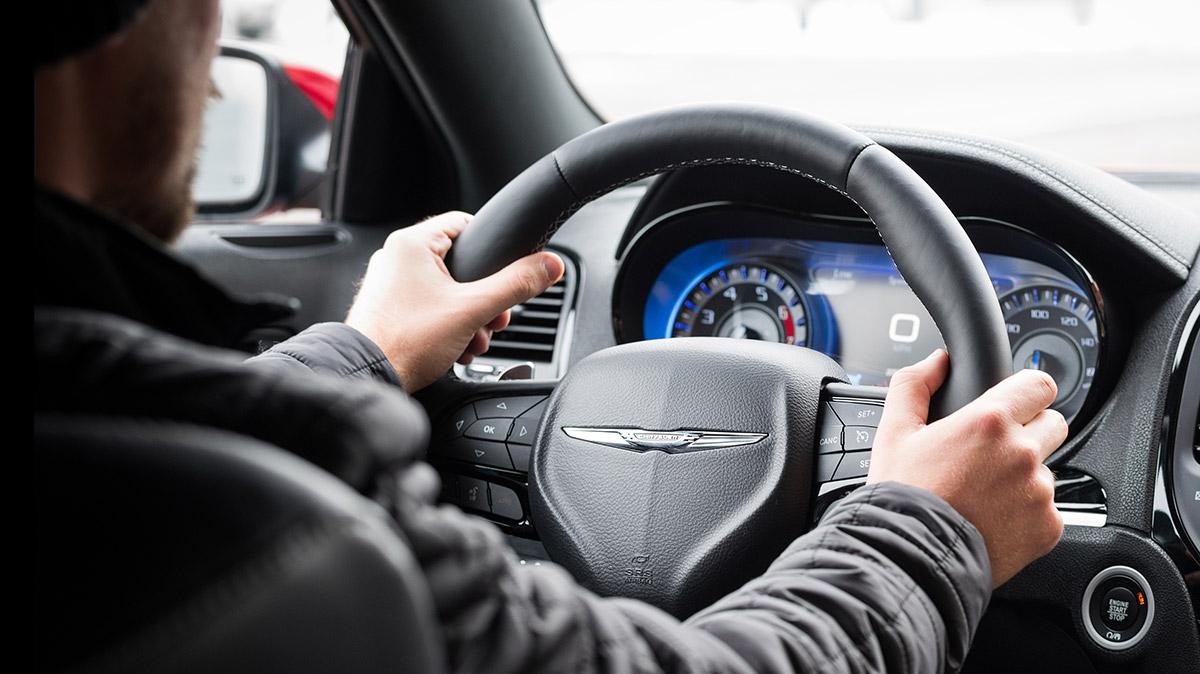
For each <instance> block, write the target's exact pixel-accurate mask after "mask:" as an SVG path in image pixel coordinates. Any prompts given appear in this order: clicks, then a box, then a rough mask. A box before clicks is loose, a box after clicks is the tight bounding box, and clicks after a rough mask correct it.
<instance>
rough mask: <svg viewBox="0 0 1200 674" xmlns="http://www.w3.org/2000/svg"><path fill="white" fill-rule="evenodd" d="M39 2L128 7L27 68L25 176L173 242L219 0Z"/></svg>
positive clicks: (184, 212) (187, 186)
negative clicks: (120, 18)
mask: <svg viewBox="0 0 1200 674" xmlns="http://www.w3.org/2000/svg"><path fill="white" fill-rule="evenodd" d="M46 4H48V5H50V6H57V7H58V9H61V10H62V13H63V14H64V15H71V14H72V10H73V9H74V8H75V7H76V6H87V5H95V4H98V5H105V4H109V5H112V6H114V8H116V7H119V8H121V11H125V9H126V8H132V9H129V10H128V11H127V12H126V13H127V14H129V17H128V19H127V20H125V21H124V23H121V22H115V21H112V20H111V19H110V20H108V21H101V22H98V23H97V28H96V31H97V33H98V34H97V35H94V36H85V37H82V38H80V37H78V36H73V37H75V39H74V41H73V43H68V44H67V45H66V46H65V47H62V48H61V49H59V50H58V51H59V52H60V53H55V52H54V50H53V49H52V50H51V53H49V54H46V55H44V56H43V57H44V58H47V59H55V60H53V61H50V62H48V63H45V64H39V65H36V66H35V67H34V75H33V93H34V96H33V119H34V124H33V130H34V134H33V135H34V152H33V177H34V181H35V182H37V183H39V184H41V185H44V186H46V187H49V188H51V189H55V190H58V191H60V192H63V193H65V194H67V195H69V196H72V197H74V198H76V199H78V200H80V201H83V202H86V203H90V204H92V205H94V206H97V207H99V208H101V209H104V210H107V211H109V212H111V213H113V214H114V215H116V216H118V217H120V218H122V219H125V220H128V221H130V222H132V223H135V224H137V225H139V226H141V227H142V228H144V229H145V230H146V231H148V232H150V233H151V234H152V235H154V236H156V237H158V238H159V239H162V240H164V241H172V240H174V239H175V237H177V236H178V235H179V233H180V232H181V231H182V230H183V228H184V227H185V226H186V225H187V223H188V222H189V221H190V219H191V216H192V213H193V203H192V191H191V183H192V177H193V174H194V172H195V155H196V150H197V146H198V144H199V141H200V132H201V128H202V125H203V119H204V105H205V101H206V100H207V97H208V95H209V91H210V83H209V68H210V66H211V64H212V59H213V57H214V56H215V55H216V49H217V47H216V39H217V35H218V32H219V29H220V7H219V0H144V1H143V2H142V3H141V4H142V5H144V7H141V8H138V7H137V6H136V5H137V4H138V3H137V2H136V1H135V0H123V1H121V0H108V2H105V1H104V0H88V2H86V3H77V2H70V1H60V2H53V1H50V2H48V3H46ZM115 11H116V10H114V12H115ZM83 13H85V14H87V13H88V12H83ZM106 18H108V17H106ZM64 20H66V21H70V20H71V19H69V18H67V19H64V16H59V17H57V21H59V22H61V21H64ZM111 30H116V31H117V32H115V33H111V34H106V33H107V32H108V31H111ZM61 52H66V54H65V55H63V54H62V53H61Z"/></svg>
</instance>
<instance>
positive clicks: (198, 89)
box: [94, 66, 209, 243]
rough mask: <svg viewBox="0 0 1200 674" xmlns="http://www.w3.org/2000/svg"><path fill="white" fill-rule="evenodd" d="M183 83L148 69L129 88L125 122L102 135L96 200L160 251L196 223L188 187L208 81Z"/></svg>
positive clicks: (176, 76) (122, 118)
mask: <svg viewBox="0 0 1200 674" xmlns="http://www.w3.org/2000/svg"><path fill="white" fill-rule="evenodd" d="M180 75H181V73H180V72H179V71H178V70H175V71H171V70H169V69H165V68H155V67H153V66H150V67H148V68H146V70H145V71H144V72H143V74H142V75H141V76H139V77H137V78H134V79H133V80H132V81H131V82H130V84H129V86H128V87H127V91H126V92H125V96H124V98H123V100H124V101H125V103H124V105H123V108H124V110H123V113H124V114H121V115H118V121H117V122H116V124H115V126H114V127H110V129H109V131H110V133H109V134H106V135H108V136H109V142H107V143H106V149H107V154H108V156H107V157H106V162H107V166H108V171H107V175H106V176H105V178H104V180H102V181H101V187H100V189H99V191H98V192H97V193H96V195H95V200H94V203H95V205H96V206H99V207H100V208H102V209H104V210H106V211H108V212H110V213H112V214H113V215H115V216H117V217H119V218H121V219H122V220H125V221H126V222H129V223H132V224H134V225H137V226H138V227H140V228H141V229H143V230H145V231H146V232H148V233H149V234H151V235H152V236H154V237H155V238H157V239H159V240H161V241H163V242H165V243H171V242H174V241H175V240H176V239H177V238H178V237H179V235H180V234H181V233H182V232H183V230H184V229H185V228H186V227H187V226H188V224H189V223H191V221H192V218H193V217H194V216H195V212H196V205H195V201H194V200H193V197H192V182H193V179H194V178H195V175H196V170H197V169H196V163H197V149H198V148H199V143H200V135H201V130H202V128H203V119H204V107H205V102H206V100H207V98H208V94H209V83H208V81H207V80H201V81H199V82H197V81H190V82H189V81H181V80H182V79H183V78H182V77H180Z"/></svg>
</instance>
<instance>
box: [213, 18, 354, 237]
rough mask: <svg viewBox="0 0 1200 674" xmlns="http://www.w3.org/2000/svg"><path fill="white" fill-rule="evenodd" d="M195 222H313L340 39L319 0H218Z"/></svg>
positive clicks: (335, 21)
mask: <svg viewBox="0 0 1200 674" xmlns="http://www.w3.org/2000/svg"><path fill="white" fill-rule="evenodd" d="M223 11H224V14H223V17H222V21H223V25H222V30H221V54H220V55H219V56H218V57H217V59H216V61H215V62H214V64H213V69H212V83H213V90H214V91H213V97H212V100H211V101H210V102H209V106H208V109H207V111H206V113H205V123H204V135H203V138H202V141H201V148H200V153H199V156H198V157H197V171H196V179H195V183H194V193H195V199H196V203H197V207H198V214H197V219H198V220H202V221H209V222H213V221H217V222H220V221H232V222H250V221H253V222H262V223H275V222H316V221H317V220H319V218H320V214H319V211H318V210H317V209H318V208H319V204H320V197H321V192H322V190H323V188H324V178H325V167H326V161H327V159H328V156H329V139H330V128H331V127H330V124H331V121H332V119H333V114H334V108H335V105H336V102H337V96H338V88H339V86H340V83H341V75H342V69H343V67H344V65H345V58H346V47H347V43H348V41H349V35H348V33H347V30H346V27H345V25H344V24H343V23H342V21H341V19H340V18H339V17H338V15H337V13H336V12H335V11H334V9H333V6H332V4H331V3H330V2H329V0H225V2H224V4H223Z"/></svg>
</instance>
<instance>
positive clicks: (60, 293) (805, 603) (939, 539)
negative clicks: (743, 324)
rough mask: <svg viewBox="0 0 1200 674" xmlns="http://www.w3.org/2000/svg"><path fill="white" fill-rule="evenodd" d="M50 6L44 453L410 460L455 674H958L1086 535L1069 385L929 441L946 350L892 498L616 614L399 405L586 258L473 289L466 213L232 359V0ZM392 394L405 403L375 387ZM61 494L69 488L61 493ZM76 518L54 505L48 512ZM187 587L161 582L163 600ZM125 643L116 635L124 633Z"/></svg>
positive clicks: (41, 334)
mask: <svg viewBox="0 0 1200 674" xmlns="http://www.w3.org/2000/svg"><path fill="white" fill-rule="evenodd" d="M61 5H66V6H69V7H70V11H67V10H65V9H64V8H63V7H62V6H61ZM42 9H43V11H49V12H55V11H57V12H58V13H59V14H60V15H61V16H65V17H67V18H66V20H65V21H62V20H60V21H58V22H57V24H56V25H57V26H58V30H57V31H56V32H55V34H54V36H53V37H52V38H51V39H50V40H48V41H47V42H46V44H44V45H41V46H40V48H41V49H42V52H41V53H39V55H38V62H39V65H38V66H35V70H34V119H35V123H34V180H35V193H34V207H35V217H36V222H37V228H38V231H37V242H38V244H37V245H38V256H39V266H40V269H41V271H42V272H43V277H42V278H41V279H39V282H38V284H37V285H36V287H35V311H34V346H35V356H36V370H37V372H38V377H39V379H38V385H37V408H36V411H35V441H38V442H40V440H38V438H39V433H43V432H45V433H49V432H52V431H53V428H52V427H51V426H49V425H48V424H45V423H44V424H42V425H39V418H41V417H42V415H46V418H50V419H57V418H61V417H55V416H52V415H55V414H64V413H69V414H91V415H103V416H106V417H116V418H129V417H138V418H149V419H166V420H173V421H183V422H187V423H189V424H193V425H198V426H202V427H206V428H213V429H219V430H222V431H232V432H234V433H238V434H244V435H249V436H252V437H255V438H258V439H260V440H264V441H266V442H269V443H271V444H274V445H276V446H278V447H280V448H283V449H285V450H288V451H291V452H293V453H296V454H299V455H300V456H303V457H305V458H307V459H308V460H310V461H312V462H313V463H316V464H318V465H320V466H322V467H323V468H325V469H327V470H329V471H330V472H332V473H334V474H336V475H338V476H339V477H342V478H343V479H344V480H346V481H348V482H350V483H351V484H353V485H354V486H356V487H358V488H360V489H364V490H365V489H369V488H370V487H371V485H372V480H374V479H377V478H378V474H379V472H380V467H381V466H380V461H378V455H372V454H371V453H370V450H372V449H379V451H380V452H386V451H392V455H391V456H389V457H388V460H387V461H386V462H383V463H385V464H386V468H387V472H388V474H390V475H393V476H394V477H395V480H394V485H395V486H394V490H393V493H392V494H391V496H392V498H391V499H390V501H389V503H390V504H391V506H392V508H393V511H394V515H395V516H396V519H397V522H398V526H399V529H400V533H401V535H402V539H403V541H404V544H405V545H407V546H408V547H409V548H410V549H411V550H412V552H413V553H414V555H415V558H416V559H417V560H418V561H419V563H420V565H421V567H422V578H421V579H420V582H422V583H423V584H424V585H425V587H427V589H428V592H429V594H430V595H431V596H432V598H433V601H434V603H435V605H436V608H437V616H438V622H439V625H438V628H439V632H440V634H441V637H442V644H441V646H442V647H443V648H444V650H445V659H446V661H447V662H448V664H449V665H450V667H451V668H452V669H454V670H456V671H496V672H505V671H533V670H536V671H577V670H584V671H614V672H615V671H659V670H666V671H739V672H750V671H759V672H784V671H794V670H820V671H830V672H840V671H885V670H886V671H919V672H927V671H941V670H946V669H954V668H956V667H957V666H958V665H960V664H961V662H962V660H963V658H964V656H965V654H966V651H967V648H968V647H969V644H970V640H971V637H972V635H973V633H974V630H975V628H976V626H977V624H978V621H979V619H980V616H981V615H982V613H983V610H984V608H985V607H986V605H987V601H988V598H989V596H990V592H991V590H992V588H993V587H995V586H997V585H999V584H1001V583H1003V582H1004V581H1006V580H1007V579H1009V578H1010V577H1012V576H1013V575H1014V574H1015V573H1017V572H1018V571H1019V570H1020V569H1021V568H1023V567H1024V566H1025V565H1026V564H1028V563H1029V562H1030V561H1032V560H1033V559H1035V558H1037V557H1038V556H1040V555H1042V554H1044V553H1045V552H1047V551H1048V550H1050V549H1051V548H1052V547H1053V546H1054V545H1055V543H1056V542H1057V540H1058V538H1059V536H1060V535H1061V531H1062V521H1061V519H1060V518H1059V516H1058V514H1057V512H1056V511H1055V509H1054V506H1053V477H1052V475H1051V474H1050V472H1049V471H1048V470H1047V469H1046V468H1045V466H1044V465H1042V460H1043V459H1044V458H1045V457H1046V456H1048V455H1049V454H1050V452H1052V451H1053V450H1054V449H1055V448H1056V447H1057V446H1058V445H1059V444H1060V443H1061V442H1062V440H1063V439H1064V438H1065V436H1066V423H1065V422H1064V420H1063V418H1062V416H1061V415H1059V414H1057V413H1056V412H1053V411H1049V410H1047V407H1048V405H1049V404H1050V403H1051V402H1052V401H1053V400H1054V397H1055V385H1054V382H1053V381H1052V380H1051V379H1050V378H1049V377H1048V376H1046V375H1045V374H1042V373H1039V372H1032V371H1026V372H1021V373H1018V374H1016V375H1013V376H1012V377H1011V378H1009V379H1008V380H1006V381H1004V382H1002V383H1000V384H998V385H997V386H996V387H994V388H993V389H991V390H990V391H988V392H987V393H985V394H984V395H983V396H982V397H981V398H980V399H978V400H976V401H975V402H973V403H972V404H970V405H968V406H967V407H966V408H964V409H962V410H960V411H958V412H957V413H955V414H953V415H951V416H950V417H947V418H946V419H943V420H941V421H938V422H936V423H933V424H926V417H927V415H928V410H929V401H930V397H931V395H932V394H933V392H934V391H936V390H937V388H938V387H939V386H940V385H941V383H942V381H943V380H944V378H945V376H946V374H947V371H948V367H949V361H948V357H947V356H946V354H945V353H944V352H941V351H938V352H935V353H934V354H931V355H930V356H929V357H928V358H926V359H925V360H923V361H922V362H920V363H917V364H916V365H914V366H912V367H909V368H906V369H904V370H902V371H900V372H899V373H897V374H896V375H895V377H894V378H893V380H892V386H891V389H890V391H889V394H888V401H887V407H886V411H885V413H884V417H883V420H882V422H881V425H880V429H879V433H878V439H877V443H876V447H875V450H874V462H873V465H872V466H871V472H870V475H869V476H868V483H869V485H868V486H867V487H864V488H862V489H859V490H858V491H856V492H854V493H853V494H851V495H850V496H848V497H846V498H845V499H844V500H843V501H842V502H841V503H840V504H838V505H835V506H834V507H833V508H831V509H830V511H829V512H828V513H827V514H826V516H825V518H824V520H823V521H822V522H821V524H820V526H819V527H817V529H815V530H814V531H813V532H811V533H809V534H808V535H806V536H803V537H802V538H800V539H798V540H797V541H796V542H795V543H794V544H792V545H791V546H790V547H789V548H788V550H787V551H785V552H784V553H783V554H782V555H781V556H780V557H779V558H778V559H777V560H776V561H775V562H774V563H773V564H772V565H771V567H770V568H769V569H768V570H767V572H766V573H765V574H764V575H763V576H762V577H760V578H758V579H756V580H754V581H752V582H750V583H748V584H747V585H746V586H744V587H743V588H742V589H740V590H738V591H737V592H735V593H733V594H731V595H729V596H728V597H726V598H724V599H722V600H721V601H719V602H717V603H716V604H714V605H713V606H711V607H709V608H708V609H705V610H703V611H701V612H700V613H699V614H697V615H696V616H693V617H692V618H690V619H689V620H688V621H686V622H685V623H680V622H679V621H676V620H675V619H673V618H671V617H669V616H667V615H665V614H663V613H662V612H660V611H657V610H656V609H653V608H651V607H649V606H646V605H643V604H640V603H638V602H634V601H629V600H622V599H605V598H600V597H596V596H594V595H592V594H591V593H589V592H587V591H586V590H584V589H582V588H580V587H578V586H577V585H575V584H574V581H573V580H572V579H570V578H569V577H567V576H566V574H565V573H564V572H563V571H562V570H560V569H558V568H557V567H554V566H552V565H547V566H543V567H540V568H532V567H522V566H518V565H516V564H515V563H514V562H513V556H512V554H511V553H510V552H508V551H506V548H505V546H504V544H503V542H502V540H501V538H500V536H499V534H498V532H497V531H496V530H495V529H494V528H492V527H491V526H490V525H488V524H487V523H485V522H481V521H479V520H476V519H472V518H469V517H466V516H464V515H463V514H461V513H459V512H458V511H456V510H454V509H452V508H447V507H435V506H434V505H433V503H432V501H433V497H432V494H433V493H435V492H436V485H435V484H434V483H433V478H432V475H431V471H429V470H428V468H427V467H426V466H424V464H422V463H420V462H419V460H417V459H416V458H415V457H416V451H417V450H419V449H420V447H414V446H408V445H418V444H420V443H421V442H422V441H423V438H420V437H417V438H415V439H413V438H407V439H406V438H405V437H404V428H405V422H406V420H411V419H412V415H413V414H414V411H413V410H414V406H413V405H411V404H409V403H407V402H406V401H404V400H402V399H400V397H399V396H400V395H401V394H399V393H398V392H394V391H398V387H403V388H404V389H405V390H407V391H408V392H413V391H415V390H418V389H420V388H421V387H423V386H425V385H427V384H429V383H430V382H432V381H433V380H434V379H436V378H437V377H439V376H440V375H441V374H442V373H444V372H445V371H446V369H447V368H448V367H449V366H450V365H451V363H452V362H453V361H455V360H463V361H466V360H469V359H470V358H471V357H473V356H474V355H478V354H479V353H482V352H483V351H485V350H486V348H487V345H488V340H489V337H490V334H491V332H492V331H494V330H500V329H503V328H504V326H505V324H506V322H507V320H508V314H507V308H508V307H510V306H511V305H513V304H515V303H518V302H521V301H523V300H525V299H527V298H529V297H532V296H534V295H536V294H538V293H540V292H541V291H542V290H544V289H545V288H547V287H548V286H549V285H551V284H552V283H553V282H555V281H556V280H557V279H558V278H559V276H560V275H561V274H562V262H561V261H560V260H558V258H556V257H555V256H554V255H552V254H548V253H542V254H538V255H532V256H529V257H527V258H524V259H522V260H518V261H517V262H515V263H513V264H512V265H511V266H510V267H508V268H506V269H504V270H502V271H501V272H499V273H497V274H496V275H495V276H493V277H490V278H487V279H484V280H481V281H478V282H475V283H469V284H459V283H456V282H455V281H454V280H453V279H452V278H451V277H450V276H449V274H448V273H447V272H446V268H445V265H444V263H443V262H442V260H443V258H444V256H445V254H446V253H447V251H448V250H449V249H450V247H451V245H452V244H453V240H454V238H455V237H456V236H457V235H458V234H459V233H460V232H461V231H462V229H463V227H464V226H466V224H467V220H468V218H467V216H465V215H463V214H458V213H451V214H446V215H443V216H439V217H436V218H433V219H431V220H428V221H426V222H424V223H421V224H419V225H415V226H413V227H410V228H407V229H405V230H401V231H399V232H396V233H395V234H393V235H392V236H391V237H390V238H389V239H388V242H387V244H386V245H385V246H384V248H383V249H382V250H380V251H379V252H377V253H376V254H375V255H374V256H373V258H372V260H371V263H370V265H369V267H368V270H367V274H366V276H365V278H364V279H363V283H362V287H361V290H360V292H359V294H358V297H357V298H356V300H355V302H354V304H353V306H352V307H351V309H350V311H349V315H348V317H347V319H346V321H345V323H329V324H321V325H318V326H314V327H313V328H311V329H309V330H307V331H305V332H304V333H301V334H300V335H298V336H297V337H295V338H293V339H291V340H288V341H286V342H284V343H282V344H280V345H278V346H276V347H275V348H273V349H271V350H270V351H268V352H266V353H264V354H262V355H260V356H258V357H255V358H252V359H251V360H250V361H248V362H246V363H244V364H243V363H240V362H238V359H237V358H234V357H232V356H231V355H230V353H229V352H227V351H224V350H220V349H215V348H211V347H228V346H231V345H233V344H236V343H237V341H238V339H239V338H240V337H241V336H242V335H244V333H245V332H246V331H247V330H248V329H250V328H252V327H253V326H254V325H255V324H256V323H258V322H260V321H261V320H264V319H267V318H270V317H271V316H272V315H274V314H273V312H274V311H275V309H274V308H273V305H271V304H269V303H262V302H259V303H254V302H239V301H235V300H234V299H232V298H230V297H228V296H227V295H225V294H224V293H223V292H222V291H220V290H218V289H217V288H215V287H214V286H212V285H210V284H209V283H207V282H206V281H205V280H204V279H203V278H202V277H201V276H200V275H199V274H197V273H196V272H195V271H193V270H192V269H191V268H190V267H188V266H187V265H186V264H184V263H182V262H181V261H179V260H178V259H176V258H174V257H173V256H172V255H171V253H170V252H169V250H167V249H165V248H164V244H169V243H170V242H171V241H172V240H174V238H175V237H176V236H177V235H178V234H179V232H180V231H181V230H182V228H183V227H184V226H185V225H186V223H187V222H188V220H189V218H190V216H191V200H190V196H189V195H190V191H189V183H190V179H191V166H192V157H193V155H194V152H195V149H196V144H197V142H198V138H199V129H200V120H201V116H202V110H203V106H204V101H205V97H206V95H207V92H208V80H207V76H208V68H209V64H210V62H211V59H212V58H213V56H214V53H215V40H216V36H217V32H218V28H217V26H218V23H219V20H218V18H219V7H218V4H217V2H216V0H106V1H103V2H102V1H100V0H92V1H91V2H78V3H71V2H62V3H54V2H48V3H42ZM60 18H61V17H60ZM126 223H127V224H126ZM401 290H403V292H401ZM201 344H203V345H209V346H201ZM338 377H341V378H342V379H341V380H339V379H338ZM346 378H349V379H352V380H359V381H351V382H346V381H344V379H346ZM371 379H373V380H377V382H383V385H381V384H379V383H377V382H370V381H361V380H371ZM43 382H48V383H43ZM389 384H390V385H391V389H392V390H391V391H389V390H388V388H386V385H389ZM347 410H351V411H352V412H353V413H352V414H347V413H345V412H346V411H347ZM410 435H412V434H411V433H410ZM418 435H419V434H418ZM381 438H385V440H386V441H381ZM406 442H407V443H408V445H405V443H406ZM397 445H401V446H404V447H405V448H404V449H399V450H397V449H395V446H397ZM40 446H41V445H40V444H39V448H40ZM389 448H391V449H390V450H389ZM39 485H40V487H39V488H42V487H43V486H44V488H45V489H47V490H48V489H51V488H53V486H54V483H53V482H50V481H47V480H45V479H43V478H42V477H41V476H39ZM50 498H51V496H50V495H47V494H45V493H43V494H39V503H42V502H44V501H47V500H49V499H50ZM81 516H86V514H83V515H81ZM39 545H41V543H39ZM119 553H120V551H116V552H113V553H106V552H104V551H98V552H96V554H97V555H103V554H109V555H110V556H109V559H117V560H121V559H122V558H121V557H120V554H119ZM136 561H138V560H129V562H130V563H135V562H136ZM81 562H82V563H84V564H88V563H91V562H92V560H90V559H85V560H81ZM171 572H172V570H171V569H158V568H151V569H150V571H148V572H147V574H146V576H145V578H144V582H146V583H153V582H155V578H157V577H158V576H161V575H169V574H170V573H171ZM85 589H86V588H85ZM51 590H52V588H47V587H44V586H43V584H42V583H41V582H40V581H39V594H40V595H41V597H42V598H41V601H43V602H45V601H47V600H46V598H45V597H46V596H47V595H49V596H52V597H54V598H55V599H54V601H61V602H63V603H71V602H73V601H75V599H74V598H73V597H71V596H60V595H55V594H53V593H52V592H51ZM68 608H69V609H70V610H67V609H68ZM103 608H104V607H101V608H100V609H97V608H96V607H92V606H86V605H84V604H83V603H81V602H78V601H75V603H71V605H70V607H65V606H59V605H52V606H40V607H39V616H42V615H47V616H51V617H49V618H46V619H45V620H42V619H41V618H39V622H41V623H43V624H41V625H40V627H41V629H43V630H45V629H47V625H46V624H45V623H47V622H48V623H50V624H52V625H55V626H57V625H60V624H61V623H62V622H63V621H66V622H68V623H69V621H70V620H71V616H72V615H73V614H74V612H75V611H77V610H78V611H83V610H91V611H97V610H101V611H102V610H103ZM60 614H67V615H66V616H65V617H63V615H60ZM135 628H136V625H135V626H132V627H129V630H130V631H134V630H135ZM123 629H124V627H123V626H118V627H116V628H114V627H111V626H109V630H110V631H112V632H114V634H113V635H112V638H113V639H117V640H120V639H122V638H125V634H124V633H123V632H122V630H123ZM66 633H68V634H69V633H70V631H69V630H67V631H66ZM89 636H90V635H89ZM81 638H82V637H81ZM96 648H99V646H96ZM48 650H49V648H48V647H43V642H42V641H41V640H39V656H40V657H42V658H43V659H50V660H51V661H52V663H51V664H56V665H63V666H77V665H79V663H80V662H87V658H88V657H91V656H93V655H94V652H92V651H89V650H88V645H87V644H84V645H83V646H80V647H78V648H74V649H67V650H69V651H71V653H70V655H69V656H64V655H62V654H61V653H53V652H48ZM56 658H57V659H56ZM43 664H45V663H43Z"/></svg>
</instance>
